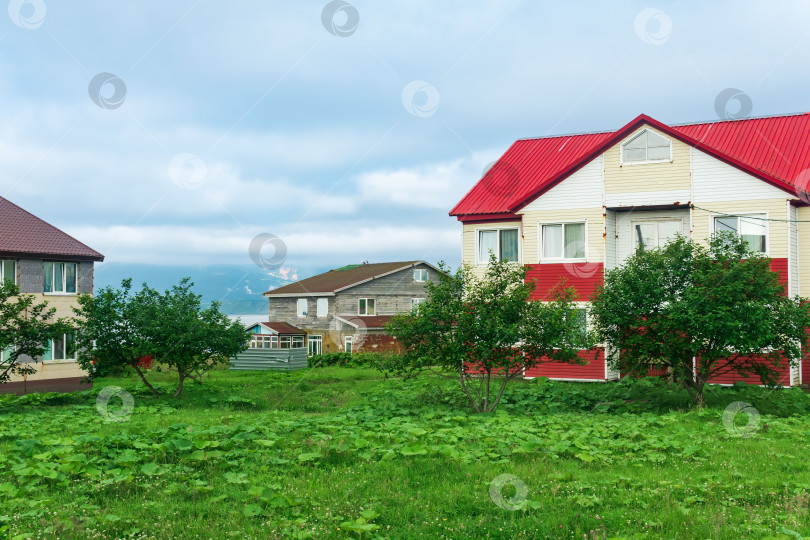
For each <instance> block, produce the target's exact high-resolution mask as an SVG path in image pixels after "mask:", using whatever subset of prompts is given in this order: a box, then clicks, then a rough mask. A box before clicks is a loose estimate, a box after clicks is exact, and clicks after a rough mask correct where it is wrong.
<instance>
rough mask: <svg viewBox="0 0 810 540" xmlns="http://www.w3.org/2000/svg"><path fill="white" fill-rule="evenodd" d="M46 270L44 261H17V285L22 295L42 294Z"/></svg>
mask: <svg viewBox="0 0 810 540" xmlns="http://www.w3.org/2000/svg"><path fill="white" fill-rule="evenodd" d="M44 272H45V270H44V268H43V265H42V259H20V260H18V261H17V284H18V285H19V286H20V292H21V293H29V294H41V293H42V291H43V289H44V287H45V284H44V277H43V274H44Z"/></svg>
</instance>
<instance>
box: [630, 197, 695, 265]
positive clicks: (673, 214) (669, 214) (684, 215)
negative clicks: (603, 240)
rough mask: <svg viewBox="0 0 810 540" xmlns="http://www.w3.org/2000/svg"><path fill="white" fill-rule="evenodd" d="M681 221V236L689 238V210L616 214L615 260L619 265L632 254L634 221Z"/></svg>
mask: <svg viewBox="0 0 810 540" xmlns="http://www.w3.org/2000/svg"><path fill="white" fill-rule="evenodd" d="M677 219H680V220H681V221H682V226H681V234H683V235H684V236H687V237H688V236H689V228H690V223H689V209H688V208H684V209H683V210H644V211H637V212H633V211H631V212H616V235H617V236H618V238H617V239H616V259H617V261H616V262H617V263H618V264H621V263H622V262H623V261H624V260H625V259H626V258H627V257H629V256H630V255H632V254H633V232H632V230H631V225H632V223H633V222H636V221H661V220H677Z"/></svg>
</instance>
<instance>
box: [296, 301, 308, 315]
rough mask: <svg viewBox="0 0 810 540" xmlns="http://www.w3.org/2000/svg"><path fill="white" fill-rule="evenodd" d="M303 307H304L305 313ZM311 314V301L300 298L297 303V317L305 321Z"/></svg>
mask: <svg viewBox="0 0 810 540" xmlns="http://www.w3.org/2000/svg"><path fill="white" fill-rule="evenodd" d="M302 302H303V303H302ZM301 306H304V309H303V312H302V310H301ZM308 313H309V301H308V300H307V299H306V298H299V299H298V300H296V301H295V315H296V317H298V318H299V319H303V318H304V317H306V316H307V314H308Z"/></svg>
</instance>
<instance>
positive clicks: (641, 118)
mask: <svg viewBox="0 0 810 540" xmlns="http://www.w3.org/2000/svg"><path fill="white" fill-rule="evenodd" d="M644 124H649V125H650V126H652V127H654V128H656V129H657V130H659V131H661V132H663V133H666V134H667V135H669V136H671V137H672V138H675V139H678V140H679V141H681V142H683V143H686V144H688V145H690V146H693V147H695V148H697V149H698V150H701V151H702V152H705V153H707V154H709V155H711V156H713V157H715V158H717V159H719V160H721V161H724V162H725V163H728V164H729V165H731V166H733V167H736V168H738V169H740V170H742V171H743V172H747V173H748V174H751V175H752V176H756V177H757V178H759V179H761V180H764V181H765V182H768V183H769V184H772V185H773V186H775V187H778V188H779V189H782V190H784V191H787V192H788V193H790V194H792V195H795V194H796V190H795V188H794V187H793V186H791V185H790V184H787V183H785V182H783V181H781V180H779V179H778V178H776V177H774V176H771V175H769V174H767V173H764V172H762V171H760V170H759V169H756V168H754V167H751V166H750V165H747V164H745V163H742V162H741V161H739V160H736V159H734V158H732V157H731V156H728V155H726V154H724V153H722V152H719V151H718V150H715V149H714V148H711V147H709V146H706V145H705V144H703V143H701V142H700V141H698V140H696V139H693V138H692V137H689V136H688V135H684V134H683V133H680V132H679V131H677V130H675V129H674V128H671V127H669V126H668V125H666V124H663V123H661V122H659V121H658V120H656V119H655V118H652V117H650V116H647V115H646V114H640V115H638V116H637V117H636V118H634V119H633V120H631V121H630V122H629V123H628V124H626V125H625V126H624V127H623V128H621V129H619V130H618V131H617V132H616V134H615V135H613V136H612V137H611V138H610V139H608V140H607V141H605V142H604V143H602V144H601V145H599V146H597V147H596V148H595V149H594V150H593V151H591V152H590V153H589V154H586V155H585V156H584V157H582V158H581V159H580V160H579V161H578V162H576V163H574V164H573V165H572V166H571V167H569V168H568V169H566V170H564V171H563V172H561V173H560V174H558V175H557V176H555V177H554V178H553V179H552V180H551V181H549V182H547V183H546V184H545V185H544V186H543V187H541V188H540V189H537V190H535V191H533V192H532V193H531V194H529V195H528V196H527V197H525V198H524V199H523V200H521V201H520V202H519V203H518V204H516V205H515V206H513V207H511V208H509V211H510V212H517V211H518V210H520V209H521V208H523V207H524V206H526V205H527V204H529V203H530V202H532V201H533V200H534V199H536V198H537V197H539V196H540V195H542V194H543V193H545V192H546V191H548V190H549V189H551V188H553V187H554V186H556V185H557V184H559V183H560V182H561V181H562V180H564V179H565V178H567V177H569V176H571V175H572V174H574V173H575V172H577V171H578V170H579V169H581V168H582V167H584V166H585V165H587V164H588V162H590V161H591V160H592V159H594V158H595V157H597V156H599V155H600V154H603V153H604V152H605V151H607V150H608V149H609V148H610V147H612V146H614V145H615V144H617V143H618V142H619V141H620V140H621V139H624V138H625V137H627V136H628V135H630V134H631V133H632V132H633V131H635V130H636V129H637V128H639V127H641V126H642V125H644Z"/></svg>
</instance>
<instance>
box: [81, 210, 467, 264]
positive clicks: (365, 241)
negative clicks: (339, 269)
mask: <svg viewBox="0 0 810 540" xmlns="http://www.w3.org/2000/svg"><path fill="white" fill-rule="evenodd" d="M448 221H449V220H448ZM66 232H68V233H69V234H71V235H73V236H74V237H76V238H80V239H81V240H82V241H83V242H85V243H87V244H89V245H91V246H93V247H94V248H95V249H97V250H98V251H100V252H101V253H102V254H103V255H105V257H106V259H105V261H106V262H111V263H113V262H114V263H136V264H157V265H208V264H232V265H249V264H253V263H252V260H251V258H250V255H249V253H248V249H249V246H250V243H251V240H252V239H253V238H254V237H255V236H256V235H257V234H259V233H261V232H263V231H260V230H250V231H248V230H245V229H236V228H234V229H215V228H208V229H202V228H197V227H184V226H158V227H154V226H113V227H107V228H105V227H89V226H84V227H69V228H67V229H66ZM277 236H278V237H280V238H281V239H282V240H283V242H284V244H285V246H286V248H287V256H286V260H285V261H284V262H285V266H284V267H282V268H280V269H279V270H277V271H276V272H277V273H279V274H284V275H292V274H294V272H295V270H294V266H295V265H297V264H302V263H311V262H312V261H314V260H317V261H320V262H321V263H322V264H323V263H325V264H326V265H329V264H331V263H330V262H329V261H343V260H346V261H350V262H351V261H355V260H358V259H362V260H369V261H373V262H378V261H384V260H397V259H401V260H407V259H425V260H433V261H435V260H439V259H449V258H450V257H453V256H455V255H456V254H457V252H458V250H459V241H460V237H459V230H458V227H457V226H456V224H453V223H449V224H448V226H446V227H436V228H431V227H418V226H396V225H387V226H384V227H374V226H369V225H368V224H363V223H353V222H339V223H327V224H325V225H323V226H317V225H312V224H302V225H298V226H296V227H295V230H290V231H286V232H285V231H280V232H278V233H277ZM291 266H292V268H291Z"/></svg>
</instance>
